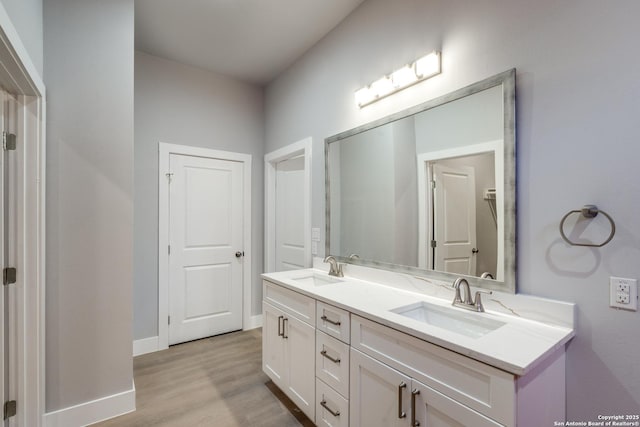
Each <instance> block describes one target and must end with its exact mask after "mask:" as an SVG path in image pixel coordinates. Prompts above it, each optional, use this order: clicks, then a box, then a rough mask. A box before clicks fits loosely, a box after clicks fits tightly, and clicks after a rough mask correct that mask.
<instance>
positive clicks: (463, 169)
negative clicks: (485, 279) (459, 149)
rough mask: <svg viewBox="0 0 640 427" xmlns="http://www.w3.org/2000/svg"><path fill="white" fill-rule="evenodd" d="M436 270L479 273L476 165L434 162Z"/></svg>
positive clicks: (473, 274) (470, 273) (466, 273)
mask: <svg viewBox="0 0 640 427" xmlns="http://www.w3.org/2000/svg"><path fill="white" fill-rule="evenodd" d="M433 178H434V181H435V190H434V240H435V241H436V247H435V248H434V251H435V256H434V270H438V271H446V272H449V273H457V274H465V275H472V276H475V275H476V256H475V253H476V251H477V248H476V244H477V243H476V198H475V187H476V184H475V172H474V169H473V168H472V167H467V166H460V167H456V168H452V167H449V166H444V165H441V164H437V163H435V164H433Z"/></svg>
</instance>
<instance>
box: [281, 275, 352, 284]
mask: <svg viewBox="0 0 640 427" xmlns="http://www.w3.org/2000/svg"><path fill="white" fill-rule="evenodd" d="M291 280H295V281H296V282H300V283H304V284H305V285H311V286H322V285H329V284H331V283H340V282H342V281H343V280H340V279H336V278H333V277H331V276H328V275H326V276H325V275H322V274H316V273H312V274H307V275H306V276H302V277H292V278H291Z"/></svg>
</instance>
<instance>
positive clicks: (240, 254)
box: [236, 251, 244, 258]
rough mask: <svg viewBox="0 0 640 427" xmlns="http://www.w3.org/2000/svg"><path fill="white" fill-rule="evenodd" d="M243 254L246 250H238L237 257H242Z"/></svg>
mask: <svg viewBox="0 0 640 427" xmlns="http://www.w3.org/2000/svg"><path fill="white" fill-rule="evenodd" d="M241 256H244V252H240V251H238V252H236V258H240V257H241Z"/></svg>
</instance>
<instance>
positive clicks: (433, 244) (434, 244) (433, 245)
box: [431, 240, 438, 248]
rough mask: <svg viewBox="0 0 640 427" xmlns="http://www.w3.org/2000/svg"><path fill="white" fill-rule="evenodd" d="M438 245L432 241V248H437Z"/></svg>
mask: <svg viewBox="0 0 640 427" xmlns="http://www.w3.org/2000/svg"><path fill="white" fill-rule="evenodd" d="M437 245H438V242H436V241H435V240H432V241H431V247H432V248H435V247H436V246H437Z"/></svg>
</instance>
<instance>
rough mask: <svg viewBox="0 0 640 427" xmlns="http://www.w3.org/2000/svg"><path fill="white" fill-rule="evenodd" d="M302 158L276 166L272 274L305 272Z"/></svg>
mask: <svg viewBox="0 0 640 427" xmlns="http://www.w3.org/2000/svg"><path fill="white" fill-rule="evenodd" d="M304 189H305V179H304V155H302V156H298V157H294V158H291V159H287V160H283V161H281V162H278V164H277V165H276V200H275V202H276V203H275V205H276V230H275V240H276V242H275V243H276V248H275V249H276V254H275V255H276V256H275V261H276V270H275V271H285V270H297V269H300V268H305V248H304V231H305V230H304V196H305V195H304Z"/></svg>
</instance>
